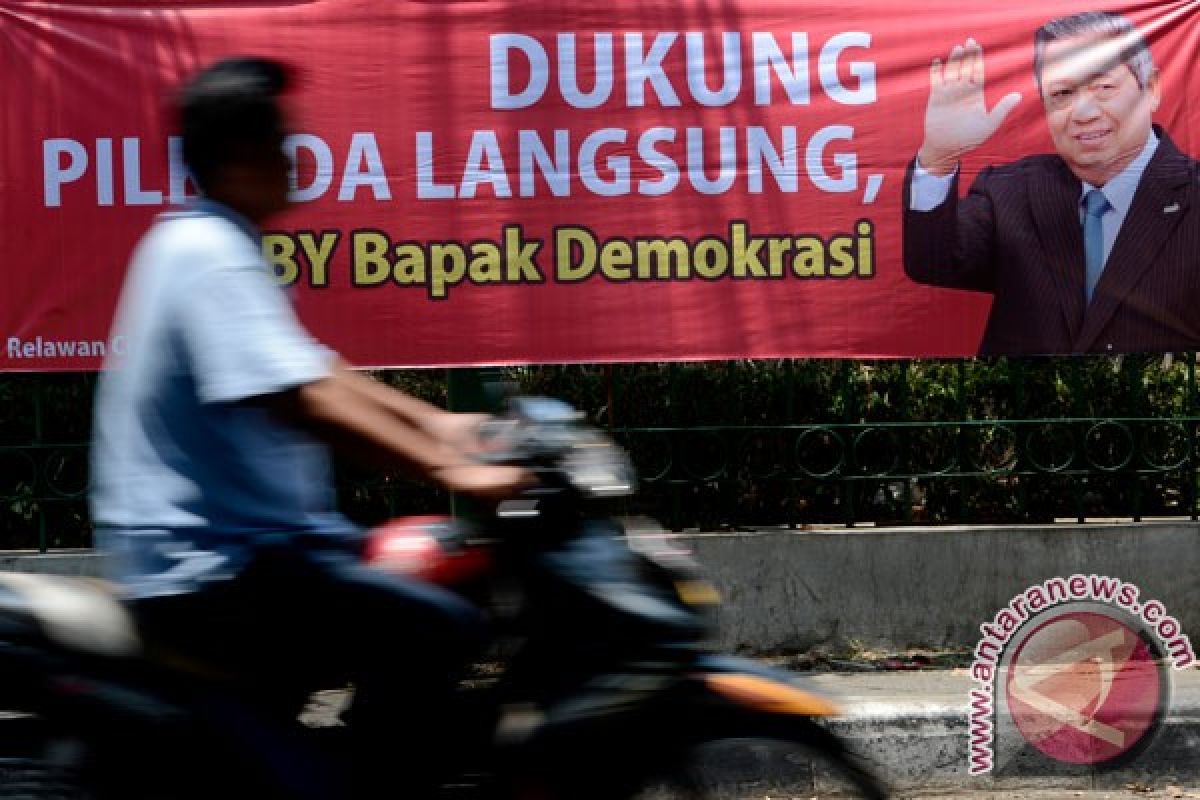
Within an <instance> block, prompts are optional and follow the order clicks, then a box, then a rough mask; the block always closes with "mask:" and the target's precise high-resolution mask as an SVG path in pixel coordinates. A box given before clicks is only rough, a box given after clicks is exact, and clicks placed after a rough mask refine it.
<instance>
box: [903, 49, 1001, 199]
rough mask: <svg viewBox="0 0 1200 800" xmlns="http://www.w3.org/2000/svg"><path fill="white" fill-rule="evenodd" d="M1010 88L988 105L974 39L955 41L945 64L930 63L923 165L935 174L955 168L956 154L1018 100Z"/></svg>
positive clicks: (981, 138)
mask: <svg viewBox="0 0 1200 800" xmlns="http://www.w3.org/2000/svg"><path fill="white" fill-rule="evenodd" d="M1019 102H1021V94H1020V92H1013V93H1011V94H1008V95H1005V97H1004V98H1003V99H1002V100H1001V101H1000V102H999V103H997V104H996V105H995V107H994V108H993V109H992V110H991V111H988V110H987V101H986V100H985V98H984V91H983V48H981V47H980V46H979V43H978V42H976V41H975V40H974V39H967V43H966V44H965V45H957V46H955V48H954V49H953V50H951V51H950V58H949V59H948V60H947V61H946V63H945V64H944V65H943V64H942V62H941V59H937V58H935V59H934V60H933V64H932V65H931V66H930V68H929V105H928V106H926V108H925V141H924V143H922V145H921V149H920V151H919V152H918V153H917V159H918V160H919V161H920V162H921V166H922V167H923V168H924V169H925V170H926V171H928V172H931V173H933V174H934V175H948V174H950V173H951V172H953V171H954V167H955V164H956V163H957V162H958V160H959V158H960V157H961V156H962V155H963V154H964V153H967V152H969V151H971V150H974V149H975V148H976V147H979V146H980V145H981V144H983V143H984V142H986V141H987V140H988V139H990V138H991V137H992V135H993V134H994V133H995V132H996V131H997V129H999V127H1000V125H1001V124H1002V123H1003V122H1004V118H1005V117H1007V116H1008V114H1009V112H1010V111H1012V110H1013V109H1014V108H1015V107H1016V105H1017V103H1019Z"/></svg>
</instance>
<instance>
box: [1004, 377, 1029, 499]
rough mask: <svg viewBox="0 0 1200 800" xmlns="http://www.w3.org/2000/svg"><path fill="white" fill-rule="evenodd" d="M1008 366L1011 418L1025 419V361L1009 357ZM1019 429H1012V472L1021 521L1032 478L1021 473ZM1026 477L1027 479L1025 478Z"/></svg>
mask: <svg viewBox="0 0 1200 800" xmlns="http://www.w3.org/2000/svg"><path fill="white" fill-rule="evenodd" d="M1005 364H1006V366H1007V368H1008V382H1009V385H1010V386H1012V388H1013V419H1018V420H1020V419H1025V418H1026V416H1028V415H1027V414H1026V413H1025V362H1024V361H1023V360H1022V359H1019V358H1010V359H1008V360H1007V361H1006V362H1005ZM1021 441H1022V439H1021V430H1020V428H1019V427H1017V428H1015V429H1014V430H1013V473H1014V476H1015V477H1016V481H1017V514H1018V515H1019V516H1020V519H1021V521H1022V522H1029V520H1030V515H1029V483H1030V481H1031V480H1033V474H1032V472H1031V473H1030V475H1028V476H1026V475H1024V474H1023V472H1024V467H1025V461H1024V455H1025V454H1024V452H1023V450H1022V447H1021ZM1027 477H1028V480H1026V478H1027Z"/></svg>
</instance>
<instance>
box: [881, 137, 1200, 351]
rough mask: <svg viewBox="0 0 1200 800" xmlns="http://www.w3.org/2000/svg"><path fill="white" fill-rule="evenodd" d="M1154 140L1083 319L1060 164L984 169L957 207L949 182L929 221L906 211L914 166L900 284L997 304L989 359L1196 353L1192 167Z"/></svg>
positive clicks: (1075, 220)
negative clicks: (904, 277) (983, 295)
mask: <svg viewBox="0 0 1200 800" xmlns="http://www.w3.org/2000/svg"><path fill="white" fill-rule="evenodd" d="M1155 130H1156V132H1157V133H1158V135H1159V139H1160V141H1159V144H1158V149H1157V150H1156V151H1155V153H1154V157H1153V158H1152V159H1151V160H1150V163H1149V164H1147V165H1146V171H1145V172H1144V173H1143V175H1142V180H1141V183H1140V184H1139V185H1138V188H1137V191H1136V192H1135V194H1134V196H1133V203H1132V205H1131V206H1130V208H1129V213H1128V214H1127V215H1126V217H1125V221H1124V223H1123V224H1122V226H1121V230H1120V232H1119V233H1118V234H1117V239H1116V242H1115V243H1114V245H1113V249H1112V252H1111V253H1110V254H1109V257H1108V261H1107V263H1106V265H1105V268H1104V272H1103V274H1102V275H1101V277H1100V282H1099V283H1098V284H1097V285H1096V291H1095V293H1094V295H1093V297H1092V302H1091V303H1090V304H1089V305H1088V306H1087V308H1085V307H1084V296H1083V293H1084V263H1083V229H1082V226H1081V224H1080V218H1079V198H1080V192H1081V185H1080V182H1079V179H1078V178H1076V177H1075V176H1074V175H1073V174H1072V173H1071V171H1070V169H1068V168H1067V165H1066V163H1065V162H1064V161H1063V160H1062V159H1061V158H1059V157H1058V156H1057V155H1053V156H1051V155H1042V156H1032V157H1030V158H1025V159H1022V160H1021V161H1018V162H1016V163H1014V164H1007V165H1004V166H999V167H988V168H987V169H985V170H983V172H981V173H980V174H979V177H978V178H977V179H976V180H975V183H974V185H973V186H972V187H971V190H970V192H969V193H968V194H967V196H966V197H964V198H962V199H959V197H958V182H957V180H955V185H954V187H953V188H952V189H951V191H950V196H949V198H948V199H947V201H946V202H945V203H943V204H942V205H941V206H940V207H939V208H937V209H934V210H933V211H929V212H918V211H911V210H909V205H910V203H909V198H910V195H911V191H912V169H913V165H912V164H910V165H909V169H908V174H907V175H906V177H905V181H904V209H905V210H904V271H905V273H907V274H908V276H909V277H910V278H912V279H913V280H915V281H918V282H920V283H926V284H931V285H933V286H945V287H950V288H956V289H969V290H972V291H977V292H990V293H991V294H992V295H993V296H994V299H993V301H992V310H991V314H990V316H989V317H988V322H987V330H986V331H985V332H984V335H983V341H982V342H981V343H980V346H979V352H980V353H981V354H984V355H1000V354H1044V355H1045V354H1055V353H1087V352H1093V353H1122V352H1144V351H1150V352H1159V351H1162V352H1179V351H1188V350H1192V351H1195V350H1200V208H1197V207H1196V205H1197V204H1196V202H1195V201H1196V200H1198V199H1200V196H1198V195H1197V192H1198V191H1200V189H1198V187H1197V180H1198V173H1197V163H1196V162H1195V161H1193V160H1192V159H1191V158H1188V157H1187V156H1185V155H1184V154H1182V153H1180V152H1179V150H1178V149H1177V148H1176V147H1175V145H1174V144H1172V143H1171V141H1170V140H1169V139H1168V138H1167V137H1166V135H1165V134H1164V133H1163V132H1162V131H1161V130H1160V129H1158V128H1156V129H1155ZM914 164H915V160H914Z"/></svg>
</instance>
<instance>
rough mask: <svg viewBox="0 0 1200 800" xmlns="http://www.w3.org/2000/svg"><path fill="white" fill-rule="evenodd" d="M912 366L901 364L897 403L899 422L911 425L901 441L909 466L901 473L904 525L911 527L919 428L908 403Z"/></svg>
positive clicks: (910, 364) (907, 427) (907, 363)
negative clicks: (913, 424)
mask: <svg viewBox="0 0 1200 800" xmlns="http://www.w3.org/2000/svg"><path fill="white" fill-rule="evenodd" d="M911 366H912V362H911V361H908V360H904V361H901V362H900V388H899V391H898V394H899V398H898V402H897V405H899V406H900V408H899V412H900V414H899V420H900V421H901V422H905V423H910V424H909V425H908V426H906V427H905V428H903V430H905V431H907V432H908V435H907V436H904V437H903V438H902V439H901V441H902V442H903V443H904V445H905V448H904V453H905V461H904V462H903V463H904V464H905V465H907V469H903V470H901V472H902V473H903V474H904V494H903V501H902V502H903V503H904V524H905V525H911V524H912V521H913V491H912V485H913V480H914V478H913V477H912V475H913V473H914V472H915V471H916V470H914V469H913V460H912V453H913V450H914V449H915V447H914V444H913V441H912V439H913V433H914V432H915V431H916V430H917V428H916V427H914V426H912V425H911V423H912V422H913V420H912V415H911V413H910V412H911V408H910V407H909V403H908V399H909V398H908V394H909V387H908V371H909V369H910V368H911Z"/></svg>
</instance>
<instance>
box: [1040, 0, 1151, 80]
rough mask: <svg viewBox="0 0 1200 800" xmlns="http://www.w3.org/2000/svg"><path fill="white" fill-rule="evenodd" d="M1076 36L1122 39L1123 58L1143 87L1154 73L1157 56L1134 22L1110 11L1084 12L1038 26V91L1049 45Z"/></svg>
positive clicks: (1121, 58)
mask: <svg viewBox="0 0 1200 800" xmlns="http://www.w3.org/2000/svg"><path fill="white" fill-rule="evenodd" d="M1077 36H1102V37H1105V38H1108V39H1123V40H1124V42H1123V43H1122V46H1121V49H1120V50H1121V54H1120V61H1121V62H1122V63H1124V64H1125V65H1126V66H1128V67H1129V71H1130V72H1132V73H1133V77H1134V78H1136V79H1137V82H1138V86H1140V87H1142V88H1143V89H1144V88H1146V84H1147V83H1148V82H1149V81H1150V76H1151V75H1153V74H1154V58H1153V57H1152V56H1151V55H1150V46H1149V45H1148V44H1146V39H1145V38H1144V37H1143V36H1142V34H1141V33H1139V32H1138V30H1137V28H1135V27H1133V23H1132V22H1130V21H1129V20H1128V19H1127V18H1126V17H1123V16H1121V15H1120V14H1111V13H1109V12H1107V11H1085V12H1083V13H1081V14H1072V15H1071V16H1069V17H1060V18H1058V19H1054V20H1050V21H1049V22H1047V23H1046V24H1045V25H1043V26H1042V27H1040V28H1038V30H1037V33H1035V34H1034V36H1033V76H1034V78H1036V79H1037V85H1038V90H1039V91H1040V90H1041V88H1042V65H1043V64H1044V63H1045V57H1046V45H1047V44H1049V43H1050V42H1054V41H1058V40H1059V39H1072V38H1075V37H1077Z"/></svg>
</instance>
